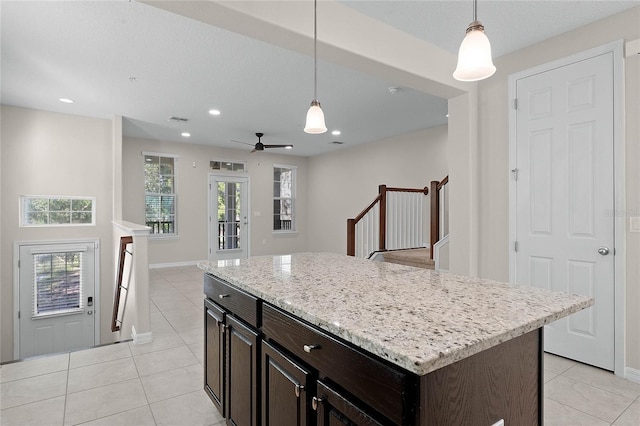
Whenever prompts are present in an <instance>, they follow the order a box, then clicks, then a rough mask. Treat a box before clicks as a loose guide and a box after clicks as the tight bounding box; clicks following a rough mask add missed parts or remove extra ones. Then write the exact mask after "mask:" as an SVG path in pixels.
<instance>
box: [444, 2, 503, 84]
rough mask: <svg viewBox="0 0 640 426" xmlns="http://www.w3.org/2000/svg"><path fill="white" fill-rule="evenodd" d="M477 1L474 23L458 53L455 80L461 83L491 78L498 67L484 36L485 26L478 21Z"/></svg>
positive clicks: (471, 24) (474, 4) (475, 3)
mask: <svg viewBox="0 0 640 426" xmlns="http://www.w3.org/2000/svg"><path fill="white" fill-rule="evenodd" d="M477 3H478V2H477V0H473V22H472V23H470V24H469V27H468V28H467V34H466V35H465V37H464V40H462V44H460V50H459V51H458V66H457V67H456V70H455V71H454V72H453V78H455V79H456V80H460V81H478V80H484V79H485V78H489V77H491V76H492V75H493V74H494V73H495V72H496V67H495V65H493V60H492V59H491V44H490V43H489V39H488V38H487V36H486V35H485V34H484V26H483V25H482V24H481V23H480V21H478V12H477V7H478V5H477Z"/></svg>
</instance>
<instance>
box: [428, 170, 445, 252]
mask: <svg viewBox="0 0 640 426" xmlns="http://www.w3.org/2000/svg"><path fill="white" fill-rule="evenodd" d="M448 183H449V176H448V175H447V176H445V177H444V179H442V180H441V181H439V182H438V181H437V180H432V181H431V232H430V244H431V250H430V256H431V259H433V252H434V250H433V248H434V247H435V245H436V243H437V242H438V241H440V238H441V237H445V236H447V235H448V234H449V224H448V217H447V216H448V212H446V211H445V206H446V205H447V204H448V200H447V199H446V197H447V191H446V190H447V187H446V185H447V184H448Z"/></svg>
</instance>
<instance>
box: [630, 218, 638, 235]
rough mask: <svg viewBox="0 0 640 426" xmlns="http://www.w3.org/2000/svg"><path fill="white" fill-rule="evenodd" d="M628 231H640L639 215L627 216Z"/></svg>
mask: <svg viewBox="0 0 640 426" xmlns="http://www.w3.org/2000/svg"><path fill="white" fill-rule="evenodd" d="M629 231H630V232H640V217H630V218H629Z"/></svg>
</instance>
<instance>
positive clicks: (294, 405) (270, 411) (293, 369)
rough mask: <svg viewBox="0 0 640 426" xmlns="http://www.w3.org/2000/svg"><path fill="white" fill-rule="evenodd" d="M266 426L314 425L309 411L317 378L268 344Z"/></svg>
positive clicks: (265, 357) (264, 392) (265, 352)
mask: <svg viewBox="0 0 640 426" xmlns="http://www.w3.org/2000/svg"><path fill="white" fill-rule="evenodd" d="M261 367H262V425H263V426H304V425H308V424H313V423H312V422H311V418H310V416H311V414H312V413H311V412H310V410H309V403H310V397H311V396H312V395H314V391H315V382H314V375H313V373H312V372H311V370H310V369H308V368H305V367H302V366H300V365H299V364H298V363H296V362H295V361H294V360H293V359H291V358H290V357H288V356H287V355H285V354H283V353H282V352H281V351H280V350H278V349H276V348H274V347H273V346H271V345H270V344H269V343H267V342H263V343H262V363H261Z"/></svg>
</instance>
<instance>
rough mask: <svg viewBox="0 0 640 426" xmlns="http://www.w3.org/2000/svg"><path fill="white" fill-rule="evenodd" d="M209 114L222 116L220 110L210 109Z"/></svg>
mask: <svg viewBox="0 0 640 426" xmlns="http://www.w3.org/2000/svg"><path fill="white" fill-rule="evenodd" d="M209 114H211V115H220V110H217V109H210V110H209Z"/></svg>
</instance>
